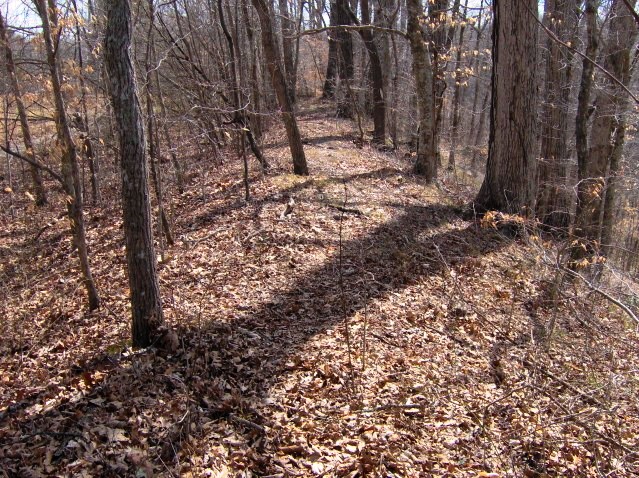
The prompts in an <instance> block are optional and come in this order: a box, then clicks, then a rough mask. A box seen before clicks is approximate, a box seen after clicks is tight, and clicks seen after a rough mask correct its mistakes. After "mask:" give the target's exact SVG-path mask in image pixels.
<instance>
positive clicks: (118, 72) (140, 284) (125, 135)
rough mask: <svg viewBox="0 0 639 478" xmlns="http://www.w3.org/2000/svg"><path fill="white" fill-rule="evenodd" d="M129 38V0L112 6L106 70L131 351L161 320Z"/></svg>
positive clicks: (149, 338) (147, 341)
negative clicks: (114, 128)
mask: <svg viewBox="0 0 639 478" xmlns="http://www.w3.org/2000/svg"><path fill="white" fill-rule="evenodd" d="M131 33H132V25H131V2H130V0H112V1H111V2H110V8H109V10H108V13H107V28H106V32H105V40H104V53H105V66H106V69H107V71H108V74H109V79H110V86H111V88H110V93H111V101H112V103H113V110H114V113H115V116H116V121H117V124H118V130H119V137H120V155H121V158H120V161H121V167H122V209H123V216H124V236H125V243H126V254H127V265H128V275H129V288H130V294H131V314H132V337H133V345H134V346H135V347H146V346H149V345H151V344H152V343H154V341H155V340H157V339H158V336H159V333H160V330H159V329H160V326H161V325H162V323H163V316H162V305H161V301H160V288H159V285H158V276H157V270H156V263H155V262H156V258H155V247H154V245H153V233H152V227H151V203H150V200H149V187H148V171H147V163H146V156H145V149H146V144H145V139H144V125H143V122H142V112H141V110H140V103H139V99H138V95H137V89H136V81H135V74H134V70H133V65H132V63H131V57H130V54H129V47H130V45H131Z"/></svg>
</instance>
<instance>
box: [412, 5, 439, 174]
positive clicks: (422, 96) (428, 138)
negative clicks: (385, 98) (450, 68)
mask: <svg viewBox="0 0 639 478" xmlns="http://www.w3.org/2000/svg"><path fill="white" fill-rule="evenodd" d="M406 8H407V13H408V23H407V33H408V39H409V41H410V47H411V51H412V54H413V74H414V75H415V83H416V85H417V102H418V106H419V108H418V109H419V140H418V141H419V143H418V145H417V161H416V162H415V169H414V171H415V173H416V174H419V175H422V176H424V177H425V178H426V180H427V181H433V180H435V179H436V178H437V148H436V146H435V135H434V127H435V105H434V98H433V95H432V91H433V72H432V67H431V64H430V56H429V54H428V49H427V48H426V43H425V42H424V40H423V38H422V29H421V22H420V20H421V19H422V17H423V15H422V12H423V8H422V2H421V0H406Z"/></svg>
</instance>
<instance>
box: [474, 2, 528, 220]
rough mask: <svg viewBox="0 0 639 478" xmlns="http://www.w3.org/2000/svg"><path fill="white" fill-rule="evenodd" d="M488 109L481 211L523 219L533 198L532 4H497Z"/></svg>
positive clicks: (477, 201) (479, 201) (494, 6)
mask: <svg viewBox="0 0 639 478" xmlns="http://www.w3.org/2000/svg"><path fill="white" fill-rule="evenodd" d="M493 8H494V20H493V22H494V23H493V73H492V104H491V109H490V138H489V141H488V163H487V165H486V176H485V177H484V182H483V184H482V186H481V189H480V191H479V194H478V195H477V199H476V203H477V206H478V207H479V209H480V210H484V211H486V210H490V209H496V210H499V211H502V212H507V213H514V214H525V215H528V214H530V212H531V209H532V206H533V200H534V197H535V173H536V171H535V169H536V167H537V150H536V143H537V135H536V128H537V62H536V53H537V23H536V22H535V21H534V19H533V18H531V12H536V11H537V10H536V9H537V2H536V1H535V0H520V1H517V2H515V3H512V4H510V2H506V1H505V0H495V2H494V5H493Z"/></svg>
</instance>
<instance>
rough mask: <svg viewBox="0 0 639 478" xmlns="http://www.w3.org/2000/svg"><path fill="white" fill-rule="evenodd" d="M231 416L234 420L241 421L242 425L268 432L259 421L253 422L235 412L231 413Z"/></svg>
mask: <svg viewBox="0 0 639 478" xmlns="http://www.w3.org/2000/svg"><path fill="white" fill-rule="evenodd" d="M229 418H230V419H231V420H232V421H234V422H237V423H239V424H240V425H244V426H245V427H248V428H252V429H253V430H257V431H258V432H260V433H266V429H265V428H264V427H263V426H262V425H258V424H257V423H253V422H251V421H249V420H245V419H244V418H240V417H238V416H237V415H235V414H234V413H229Z"/></svg>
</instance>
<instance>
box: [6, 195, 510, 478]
mask: <svg viewBox="0 0 639 478" xmlns="http://www.w3.org/2000/svg"><path fill="white" fill-rule="evenodd" d="M459 212H460V211H459V210H457V209H456V208H452V207H447V206H427V207H417V206H408V207H405V209H404V211H403V213H402V214H401V215H400V217H399V218H397V219H395V220H392V221H389V222H387V223H384V224H382V225H380V226H379V227H377V228H375V229H373V230H371V231H370V233H368V234H367V235H365V236H364V237H360V238H355V239H353V240H349V241H345V242H344V243H343V247H342V257H341V260H340V257H339V254H338V253H335V254H334V255H333V256H332V257H331V258H330V259H328V260H327V261H326V262H325V263H324V264H322V265H320V266H318V267H316V268H311V269H310V270H306V271H305V272H302V273H299V274H298V276H296V277H294V278H292V281H291V285H290V286H289V287H287V288H286V289H285V290H281V291H279V292H277V293H276V294H275V295H274V296H272V298H271V299H270V300H267V301H264V302H262V303H260V304H259V305H258V306H257V307H256V308H248V309H243V310H241V311H236V313H235V319H233V320H232V321H228V322H224V321H212V322H209V323H207V324H206V325H203V326H201V327H196V326H190V327H186V328H184V329H182V330H181V331H180V334H181V337H182V342H181V347H180V350H179V351H178V352H177V353H175V354H173V355H169V356H166V355H161V356H158V355H157V352H153V351H148V352H146V353H143V354H141V355H138V356H135V357H124V356H120V357H115V358H114V359H113V360H111V362H112V364H114V365H112V366H111V367H110V373H109V375H108V378H106V379H105V380H102V381H100V380H97V379H96V382H95V383H91V380H92V379H91V378H89V379H88V381H87V378H86V374H87V373H90V372H91V371H89V370H82V371H79V372H78V377H77V381H78V382H81V381H82V380H84V381H85V382H87V385H90V387H89V389H88V391H87V393H85V394H83V395H82V396H79V397H76V398H69V399H68V400H67V401H66V402H64V403H61V404H59V405H57V406H55V407H53V408H52V409H49V410H46V411H45V410H42V411H37V410H36V411H34V412H33V413H31V414H23V415H21V414H19V413H16V414H15V416H10V417H7V419H6V420H5V422H6V423H5V424H6V425H8V427H7V426H3V428H2V429H0V430H1V431H0V433H4V434H5V435H6V436H4V437H3V436H0V441H3V440H4V441H5V443H9V444H10V445H12V447H13V448H12V450H17V451H16V452H15V453H18V455H19V453H21V451H20V450H21V447H22V449H23V451H24V450H26V449H34V448H33V447H34V443H36V444H38V443H40V444H41V446H42V447H43V449H44V448H46V446H48V447H49V449H51V447H52V446H53V449H54V452H53V455H51V454H49V456H48V458H47V459H48V461H49V463H51V466H53V467H54V469H55V467H56V466H59V467H68V466H71V465H70V463H73V462H74V461H75V460H77V459H78V458H80V457H81V456H82V453H84V454H85V455H86V454H87V453H89V455H90V456H93V455H91V453H93V452H87V451H85V449H87V448H88V447H90V443H94V446H95V444H97V446H98V451H95V452H94V455H95V456H94V458H95V466H96V467H102V468H100V470H101V471H100V473H101V476H123V474H124V475H126V474H127V473H128V472H125V471H123V470H122V469H120V470H118V469H113V468H112V467H113V465H112V462H113V457H114V456H117V455H118V453H119V454H120V455H122V453H123V452H122V450H123V448H124V447H125V446H127V447H128V446H132V447H135V446H141V445H140V443H141V442H144V443H145V446H147V447H148V450H149V452H148V454H145V456H144V457H143V458H140V456H139V453H138V454H137V455H135V456H132V457H128V455H127V456H124V457H121V459H120V460H119V462H120V463H121V466H124V467H126V466H129V467H133V468H135V467H136V466H137V467H139V466H141V465H140V462H141V461H145V460H146V461H145V462H148V463H150V464H151V465H152V466H156V467H158V468H161V467H163V466H164V465H163V463H167V462H171V461H172V460H173V459H175V457H176V453H177V452H178V451H179V449H180V446H181V445H185V446H186V437H187V436H188V434H189V433H204V432H203V431H202V430H201V429H198V428H197V427H196V426H194V427H193V428H192V429H191V430H190V432H189V430H186V431H185V430H184V427H183V426H182V427H179V426H178V427H177V428H176V426H177V425H179V424H183V423H184V422H185V418H184V417H185V416H186V415H189V416H190V420H193V421H194V422H197V419H198V417H199V420H200V422H202V421H205V422H206V421H208V422H213V423H217V422H220V423H222V424H223V425H224V426H225V427H226V428H225V429H228V428H231V429H235V430H236V432H237V433H238V434H240V435H241V436H243V437H244V438H245V440H246V446H249V447H250V446H253V447H254V449H253V451H252V454H251V455H250V458H249V459H248V460H249V461H248V462H246V463H244V465H242V466H246V467H247V468H248V469H251V470H252V471H256V472H258V473H272V472H273V469H274V468H273V466H272V463H271V461H270V460H271V457H270V452H269V451H268V450H265V449H263V448H261V447H264V446H266V445H265V443H266V442H267V441H265V440H264V439H263V436H262V433H260V432H259V427H260V426H269V425H271V422H272V420H274V418H273V417H270V416H262V415H260V413H259V412H258V411H257V409H258V408H259V407H260V406H262V405H263V404H264V400H265V397H267V396H268V394H269V391H270V390H271V389H272V387H273V386H274V385H275V384H277V383H278V380H280V379H281V378H282V377H283V376H285V375H286V374H287V373H289V370H290V368H289V365H288V363H289V361H290V360H291V357H293V356H295V354H296V353H297V352H298V351H299V350H301V349H303V347H304V346H305V344H307V342H308V341H309V340H311V339H312V338H313V337H315V336H316V335H317V334H321V333H322V332H323V331H325V330H326V329H328V328H331V327H334V326H335V325H337V324H338V323H340V322H341V321H343V319H344V314H343V310H342V301H341V297H342V295H341V294H342V288H341V287H340V283H339V280H338V279H339V275H340V273H339V272H340V264H341V268H342V269H341V270H342V273H343V275H344V282H343V291H344V293H345V294H346V296H347V310H346V314H347V316H352V315H353V314H355V313H356V312H358V311H361V310H362V309H363V308H364V307H365V306H366V305H368V304H369V303H370V302H371V301H373V300H379V299H383V298H385V297H386V296H388V295H389V294H391V293H396V292H398V291H401V290H403V289H405V288H407V287H410V286H411V285H414V284H416V283H418V282H420V281H423V280H425V279H427V278H428V277H430V276H433V275H436V274H439V273H440V272H441V271H442V270H443V268H444V267H447V266H446V264H451V265H455V264H462V263H464V262H466V261H468V260H470V259H472V258H475V257H479V256H482V255H484V254H487V253H489V252H491V251H495V250H498V249H499V248H501V247H502V246H503V245H505V244H506V242H505V241H504V239H503V238H502V237H501V236H499V235H498V234H497V233H495V232H491V231H486V230H482V229H478V228H477V227H476V226H474V225H473V224H471V225H467V226H466V227H465V228H463V229H458V228H455V227H449V228H448V230H446V231H444V232H438V231H437V228H438V227H441V226H443V225H445V224H446V223H448V222H452V221H454V222H455V223H457V222H459V223H460V224H461V222H460V220H459ZM349 220H352V221H355V220H357V219H356V218H351V219H349ZM345 227H348V224H345ZM283 245H284V244H283ZM299 261H300V262H303V261H304V256H300V257H299ZM301 269H302V270H303V268H301ZM364 276H366V277H368V278H370V279H369V280H366V281H362V280H359V279H361V278H362V277H364ZM212 315H213V316H214V315H215V311H212ZM166 393H171V394H180V396H183V397H184V399H183V400H179V402H180V403H183V404H184V405H183V406H178V407H177V408H175V407H174V408H169V407H168V406H167V405H166V403H165V401H164V400H163V395H164V394H166ZM131 414H134V415H135V418H134V419H131V418H130V416H131ZM238 417H245V419H247V420H248V421H242V420H243V419H238ZM247 423H249V424H250V423H253V424H256V425H255V426H253V427H252V426H247ZM256 427H257V431H256ZM7 430H10V431H11V433H8V432H7ZM109 430H117V433H116V434H115V435H113V432H111V431H109ZM7 440H8V441H7ZM52 443H53V444H54V445H52ZM70 443H73V446H70ZM167 443H168V444H169V445H170V446H168V447H167ZM27 444H28V445H29V447H30V448H29V447H27ZM36 448H37V447H36ZM267 448H268V447H267ZM44 459H45V456H44V452H43V455H42V456H41V457H40V458H38V457H32V459H31V460H30V461H31V463H30V464H31V465H33V464H34V463H33V462H35V463H37V462H38V460H44ZM21 460H22V459H19V458H15V459H14V460H13V461H11V462H7V466H6V470H8V471H7V473H8V475H9V476H19V475H21V474H23V473H24V467H22V468H21V466H23V465H21V463H23V462H24V460H22V461H21ZM116 461H117V460H116ZM238 466H239V465H238ZM109 467H111V468H109ZM65 469H66V470H67V471H69V469H68V468H65ZM96 469H97V468H96Z"/></svg>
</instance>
